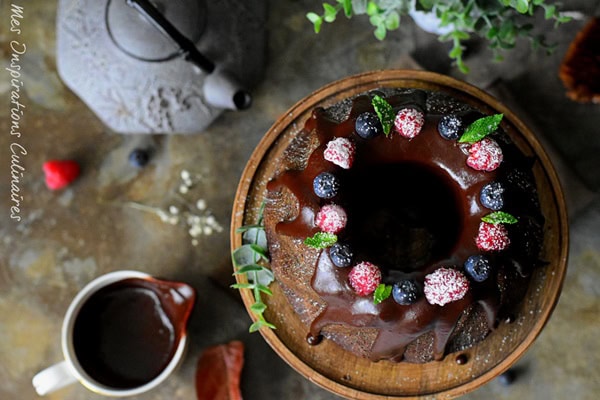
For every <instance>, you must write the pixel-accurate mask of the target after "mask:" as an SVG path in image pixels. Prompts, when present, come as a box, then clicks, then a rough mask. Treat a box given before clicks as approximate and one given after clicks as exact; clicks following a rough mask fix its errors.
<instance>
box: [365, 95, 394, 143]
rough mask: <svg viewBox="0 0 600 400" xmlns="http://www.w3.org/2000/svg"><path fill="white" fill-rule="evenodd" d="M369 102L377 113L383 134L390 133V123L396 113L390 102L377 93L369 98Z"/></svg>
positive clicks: (391, 123) (392, 121)
mask: <svg viewBox="0 0 600 400" xmlns="http://www.w3.org/2000/svg"><path fill="white" fill-rule="evenodd" d="M371 104H372V105H373V108H374V109H375V113H376V114H377V117H378V118H379V121H381V126H382V128H383V133H384V134H385V136H388V135H389V134H390V131H391V130H392V125H393V123H394V118H395V116H396V114H395V113H394V109H393V108H392V106H391V105H390V103H388V102H387V100H385V99H384V98H383V97H381V96H378V95H375V96H373V98H372V99H371Z"/></svg>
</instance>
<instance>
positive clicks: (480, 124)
mask: <svg viewBox="0 0 600 400" xmlns="http://www.w3.org/2000/svg"><path fill="white" fill-rule="evenodd" d="M502 117H504V114H495V115H490V116H488V117H483V118H479V119H478V120H476V121H474V122H473V123H472V124H471V125H469V126H468V127H467V129H465V132H464V133H463V134H462V136H461V137H460V138H459V139H458V142H459V143H475V142H478V141H480V140H481V139H483V138H484V137H486V136H487V135H489V134H490V133H493V132H495V131H496V129H498V126H499V125H500V121H502Z"/></svg>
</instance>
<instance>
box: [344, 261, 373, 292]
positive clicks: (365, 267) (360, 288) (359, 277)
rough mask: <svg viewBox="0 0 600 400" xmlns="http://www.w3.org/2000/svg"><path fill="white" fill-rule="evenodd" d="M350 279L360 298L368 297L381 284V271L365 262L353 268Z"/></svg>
mask: <svg viewBox="0 0 600 400" xmlns="http://www.w3.org/2000/svg"><path fill="white" fill-rule="evenodd" d="M348 279H349V280H350V286H352V289H354V291H355V292H356V293H357V294H358V295H359V296H368V295H370V294H371V293H373V292H374V291H375V289H377V286H378V285H379V284H380V283H381V271H380V270H379V268H378V267H377V266H376V265H374V264H371V263H370V262H368V261H364V262H361V263H360V264H356V265H355V266H354V267H352V270H351V271H350V274H349V275H348Z"/></svg>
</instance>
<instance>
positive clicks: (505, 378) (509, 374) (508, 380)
mask: <svg viewBox="0 0 600 400" xmlns="http://www.w3.org/2000/svg"><path fill="white" fill-rule="evenodd" d="M516 379H517V373H516V371H515V370H514V369H508V370H506V371H505V372H503V373H502V374H501V375H500V376H499V377H498V381H499V382H500V384H501V385H502V386H509V385H512V384H513V383H514V381H515V380H516Z"/></svg>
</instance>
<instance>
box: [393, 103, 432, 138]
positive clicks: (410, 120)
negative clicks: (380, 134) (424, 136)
mask: <svg viewBox="0 0 600 400" xmlns="http://www.w3.org/2000/svg"><path fill="white" fill-rule="evenodd" d="M424 123H425V115H424V114H423V113H422V112H421V111H419V110H417V109H415V108H403V109H402V110H400V111H398V113H397V114H396V118H395V119H394V128H395V130H396V132H398V133H399V134H400V135H402V136H404V137H405V138H408V139H412V138H414V137H416V136H417V135H418V134H419V133H420V132H421V128H423V124H424Z"/></svg>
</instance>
